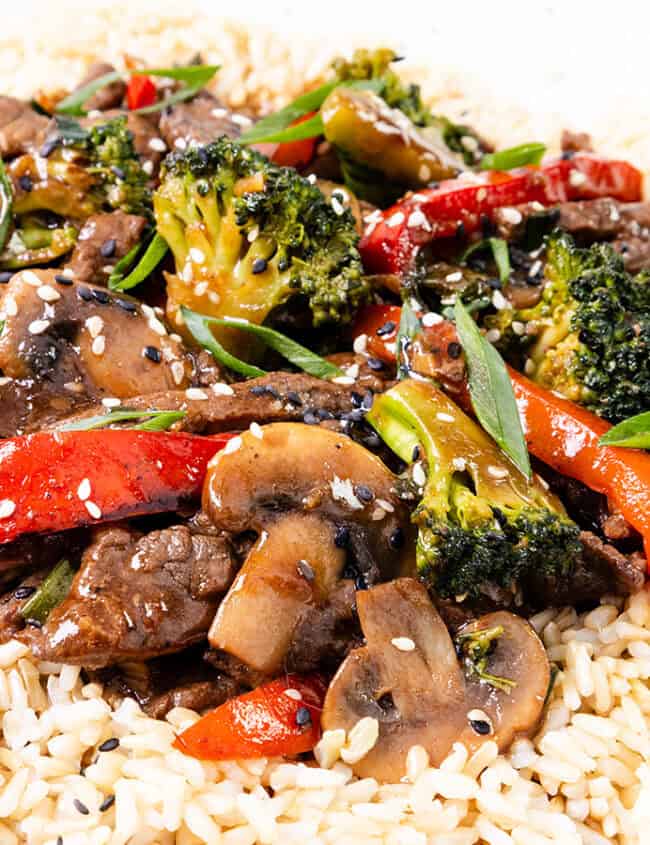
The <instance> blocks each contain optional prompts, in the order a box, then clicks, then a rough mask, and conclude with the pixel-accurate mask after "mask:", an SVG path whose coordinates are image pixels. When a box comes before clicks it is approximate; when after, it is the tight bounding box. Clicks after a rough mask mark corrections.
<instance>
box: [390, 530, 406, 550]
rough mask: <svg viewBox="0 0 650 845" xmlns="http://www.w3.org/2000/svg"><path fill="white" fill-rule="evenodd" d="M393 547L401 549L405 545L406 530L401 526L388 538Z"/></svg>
mask: <svg viewBox="0 0 650 845" xmlns="http://www.w3.org/2000/svg"><path fill="white" fill-rule="evenodd" d="M388 542H389V543H390V547H391V549H401V548H402V546H403V545H404V532H403V531H402V529H401V528H396V529H395V530H394V531H393V533H392V534H391V535H390V537H389V538H388Z"/></svg>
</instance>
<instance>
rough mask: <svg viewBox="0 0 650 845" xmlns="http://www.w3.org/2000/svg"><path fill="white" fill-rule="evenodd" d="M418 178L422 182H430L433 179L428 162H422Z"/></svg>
mask: <svg viewBox="0 0 650 845" xmlns="http://www.w3.org/2000/svg"><path fill="white" fill-rule="evenodd" d="M418 179H419V180H420V182H428V181H429V179H431V168H430V167H428V166H427V165H426V164H421V165H420V169H419V170H418Z"/></svg>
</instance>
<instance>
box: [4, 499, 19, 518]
mask: <svg viewBox="0 0 650 845" xmlns="http://www.w3.org/2000/svg"><path fill="white" fill-rule="evenodd" d="M15 510H16V503H15V502H13V501H12V500H11V499H2V500H0V519H9V517H10V516H11V515H12V514H13V512H14V511H15Z"/></svg>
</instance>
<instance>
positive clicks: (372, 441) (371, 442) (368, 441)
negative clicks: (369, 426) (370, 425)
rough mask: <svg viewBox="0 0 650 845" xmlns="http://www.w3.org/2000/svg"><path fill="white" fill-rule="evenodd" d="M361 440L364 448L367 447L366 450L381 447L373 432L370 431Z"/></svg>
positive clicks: (377, 437) (378, 437)
mask: <svg viewBox="0 0 650 845" xmlns="http://www.w3.org/2000/svg"><path fill="white" fill-rule="evenodd" d="M362 440H363V444H364V446H367V447H368V449H379V447H380V446H381V438H380V436H379V435H378V434H376V433H375V432H374V431H371V432H369V433H368V434H366V435H364V436H363V438H362Z"/></svg>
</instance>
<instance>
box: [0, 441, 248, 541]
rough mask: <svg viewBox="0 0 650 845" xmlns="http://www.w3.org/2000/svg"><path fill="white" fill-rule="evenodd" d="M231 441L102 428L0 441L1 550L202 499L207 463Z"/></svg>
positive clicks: (171, 508)
mask: <svg viewBox="0 0 650 845" xmlns="http://www.w3.org/2000/svg"><path fill="white" fill-rule="evenodd" d="M232 436H233V435H229V434H221V435H217V436H215V437H199V436H197V435H193V434H183V433H171V432H152V431H136V430H134V429H106V430H103V431H40V432H37V433H36V434H27V435H23V436H22V437H12V438H10V439H8V440H2V441H0V544H2V543H8V542H10V541H11V540H15V539H16V537H18V536H20V535H21V534H25V533H27V532H43V531H63V530H64V529H67V528H76V527H78V526H81V525H92V524H95V523H100V522H108V521H113V520H116V519H124V518H126V517H132V516H137V515H140V514H147V513H160V512H162V511H167V510H173V509H174V508H176V507H177V506H179V505H180V504H182V503H183V502H186V501H188V500H189V499H190V498H193V497H197V496H199V495H200V493H201V487H202V485H203V479H204V477H205V473H206V468H207V464H208V461H209V460H210V458H211V457H212V456H213V455H214V454H215V453H216V452H218V451H219V450H220V449H222V448H223V447H224V446H225V444H226V443H227V442H228V440H229V439H230V437H232Z"/></svg>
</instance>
